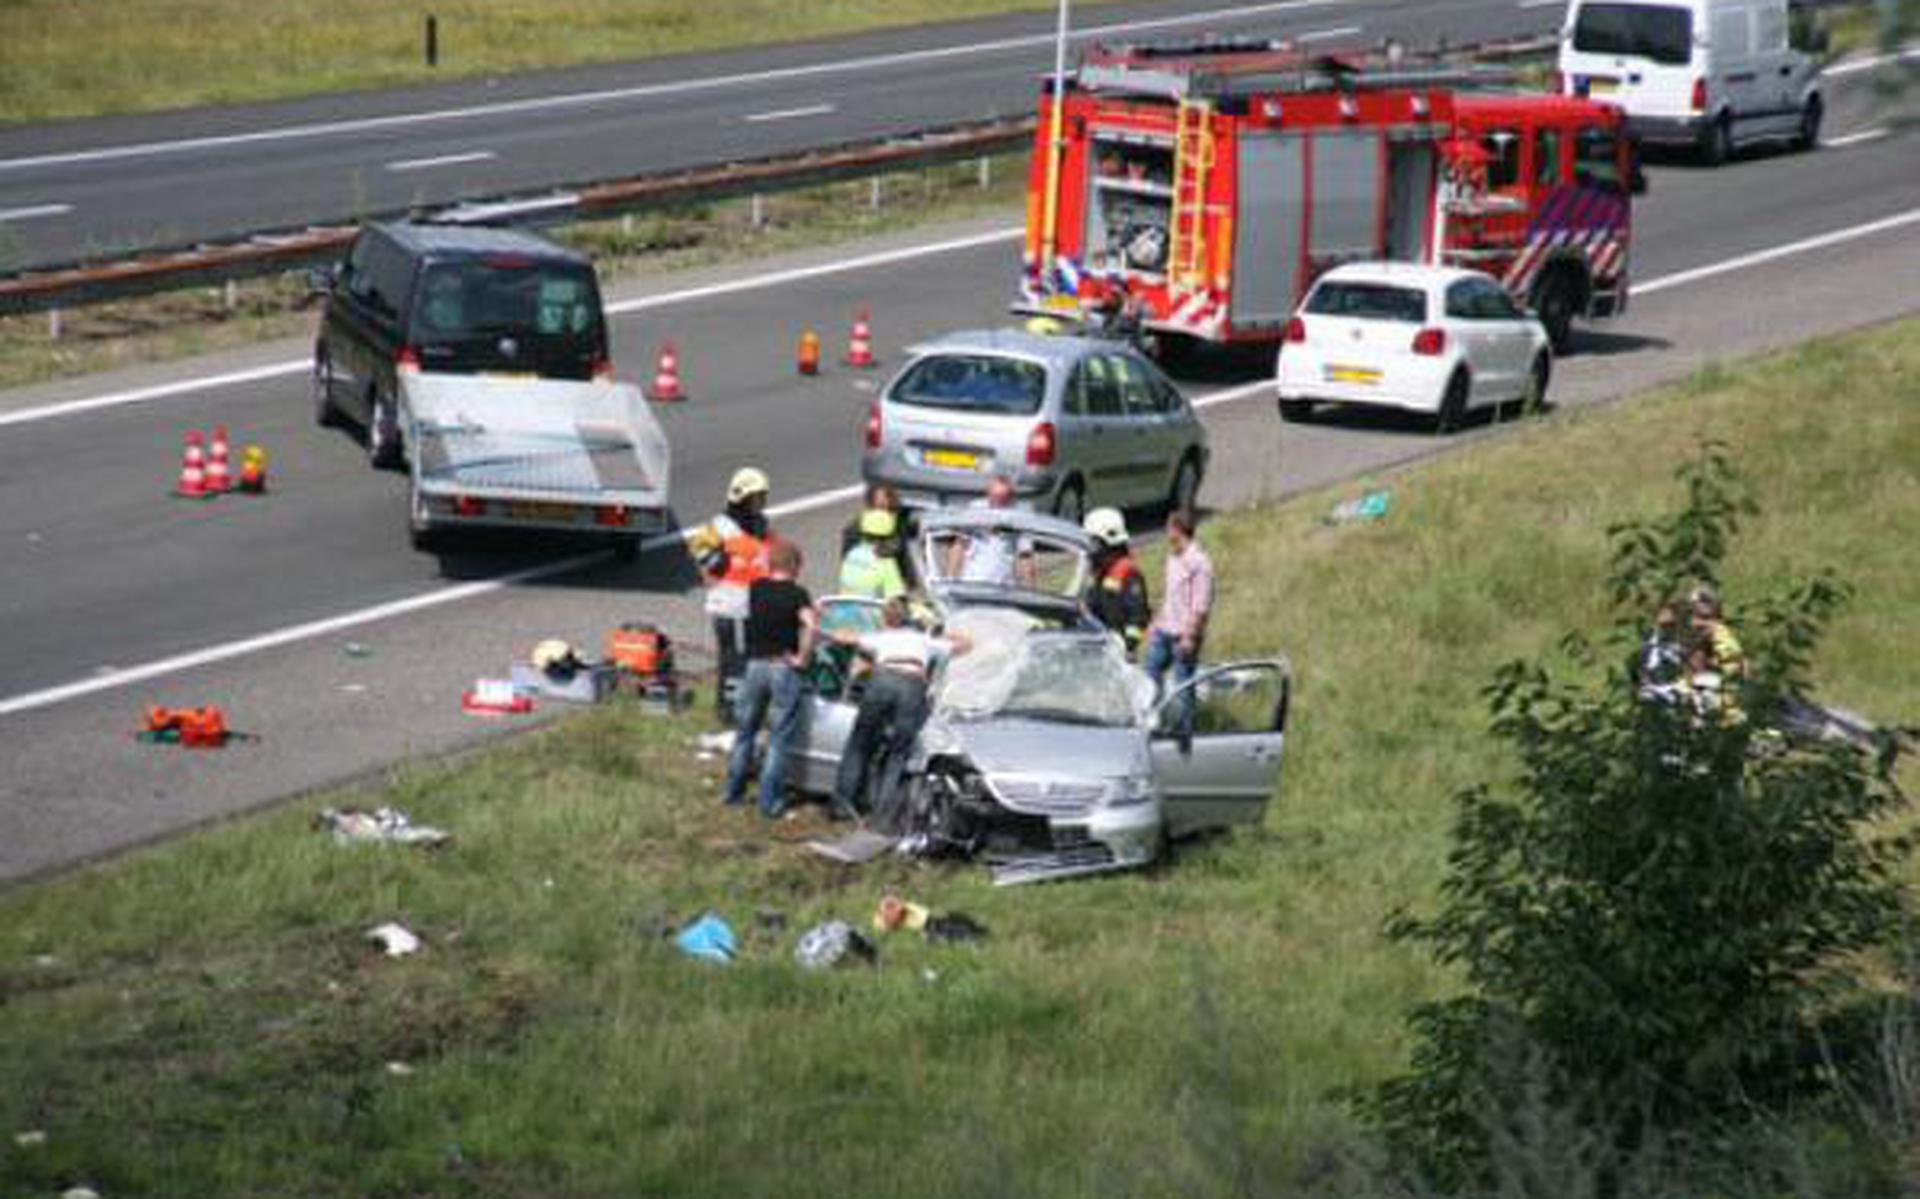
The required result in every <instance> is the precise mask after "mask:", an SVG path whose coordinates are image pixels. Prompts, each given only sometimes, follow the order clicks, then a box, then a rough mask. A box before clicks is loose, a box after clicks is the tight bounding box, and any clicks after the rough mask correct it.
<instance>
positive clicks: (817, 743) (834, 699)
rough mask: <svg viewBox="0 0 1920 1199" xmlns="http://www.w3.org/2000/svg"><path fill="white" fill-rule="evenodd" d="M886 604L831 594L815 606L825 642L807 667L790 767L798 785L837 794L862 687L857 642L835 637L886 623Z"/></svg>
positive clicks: (812, 792)
mask: <svg viewBox="0 0 1920 1199" xmlns="http://www.w3.org/2000/svg"><path fill="white" fill-rule="evenodd" d="M884 606H885V605H883V604H882V603H881V601H879V600H877V599H870V598H868V597H866V596H853V595H833V596H828V597H826V598H825V599H822V600H821V601H819V603H818V604H817V605H815V609H816V611H818V612H819V614H820V640H819V643H818V644H817V645H815V646H814V650H813V661H812V662H811V663H809V664H808V666H807V694H806V698H805V700H803V701H802V703H803V705H804V712H803V714H802V717H801V719H802V724H801V729H800V745H799V753H798V760H797V761H796V762H795V763H794V764H793V765H792V766H791V767H790V768H789V769H790V770H791V771H792V775H791V779H792V783H793V785H794V786H795V787H798V788H799V789H800V790H802V791H804V792H806V793H807V794H809V795H828V794H831V793H832V791H833V784H834V777H835V775H836V774H837V773H838V771H839V769H840V755H841V752H842V750H843V749H844V748H845V747H846V744H847V738H848V737H849V736H850V735H852V733H853V719H854V717H855V716H857V715H859V712H860V705H859V689H858V688H857V687H856V686H855V685H854V674H855V671H854V664H855V660H856V655H855V654H854V651H853V647H852V646H850V645H841V644H840V643H839V642H837V641H834V640H832V637H833V635H834V634H835V633H856V634H861V633H871V632H874V631H875V630H877V629H879V628H880V627H881V625H882V624H883V623H884V622H883V621H882V620H881V617H880V610H881V608H882V607H884Z"/></svg>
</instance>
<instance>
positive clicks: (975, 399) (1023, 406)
mask: <svg viewBox="0 0 1920 1199" xmlns="http://www.w3.org/2000/svg"><path fill="white" fill-rule="evenodd" d="M1046 394H1047V370H1046V368H1045V367H1043V366H1041V365H1040V364H1039V363H1036V362H1024V361H1021V360H1020V359H1018V358H997V357H993V356H991V355H987V354H929V355H928V356H927V357H925V358H922V359H921V360H920V361H918V362H916V363H914V364H913V365H912V366H911V367H908V368H907V373H906V374H904V375H902V376H900V381H899V382H898V383H895V384H894V385H893V391H892V392H891V398H892V400H893V402H894V403H896V404H911V405H913V406H915V407H919V408H945V409H948V410H949V411H955V412H993V413H1002V414H1005V415H1008V416H1030V415H1032V414H1033V413H1035V412H1038V411H1040V401H1041V400H1042V399H1044V398H1045V396H1046Z"/></svg>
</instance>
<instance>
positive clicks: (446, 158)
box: [387, 150, 500, 171]
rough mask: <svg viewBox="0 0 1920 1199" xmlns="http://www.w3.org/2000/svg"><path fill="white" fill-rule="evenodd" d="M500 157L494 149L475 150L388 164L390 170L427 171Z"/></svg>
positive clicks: (408, 159)
mask: <svg viewBox="0 0 1920 1199" xmlns="http://www.w3.org/2000/svg"><path fill="white" fill-rule="evenodd" d="M498 157H500V156H499V155H498V154H495V153H494V152H493V151H492V150H475V151H473V152H472V153H470V154H442V155H441V156H440V157H438V158H407V159H402V160H401V161H399V162H390V163H388V164H387V169H388V170H389V171H427V170H432V169H433V168H434V167H451V166H459V165H460V164H461V163H464V162H486V161H487V160H489V159H492V158H498Z"/></svg>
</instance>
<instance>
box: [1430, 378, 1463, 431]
mask: <svg viewBox="0 0 1920 1199" xmlns="http://www.w3.org/2000/svg"><path fill="white" fill-rule="evenodd" d="M1472 387H1473V383H1472V381H1471V380H1470V379H1468V378H1467V372H1466V370H1465V369H1464V368H1462V369H1460V370H1457V371H1455V372H1453V378H1451V379H1448V380H1447V393H1446V394H1445V395H1444V396H1442V397H1440V411H1439V412H1437V413H1435V414H1434V418H1433V424H1434V428H1435V429H1437V430H1438V431H1439V432H1442V433H1452V432H1455V431H1456V430H1458V429H1459V428H1460V425H1461V422H1462V421H1464V420H1466V418H1467V393H1468V392H1469V391H1470V390H1471V389H1472Z"/></svg>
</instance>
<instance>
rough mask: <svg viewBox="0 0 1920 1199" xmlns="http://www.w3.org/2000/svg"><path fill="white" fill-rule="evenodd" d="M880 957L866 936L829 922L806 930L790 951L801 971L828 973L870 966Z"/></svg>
mask: <svg viewBox="0 0 1920 1199" xmlns="http://www.w3.org/2000/svg"><path fill="white" fill-rule="evenodd" d="M879 956H880V955H879V951H878V950H876V949H875V948H874V946H873V942H872V941H869V940H868V939H867V936H866V934H865V933H862V932H860V931H859V930H858V929H856V928H854V927H853V926H852V925H851V924H848V923H847V922H846V921H844V920H829V921H827V922H826V923H825V924H821V925H816V926H815V927H813V928H811V929H808V930H807V934H806V935H805V936H803V937H801V938H800V943H799V944H798V945H796V946H794V947H793V960H794V961H796V962H798V963H800V966H801V968H802V969H804V970H829V969H832V968H833V967H835V966H842V965H847V964H849V963H853V962H859V963H862V964H865V965H872V964H874V963H875V962H876V961H878V960H879Z"/></svg>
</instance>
